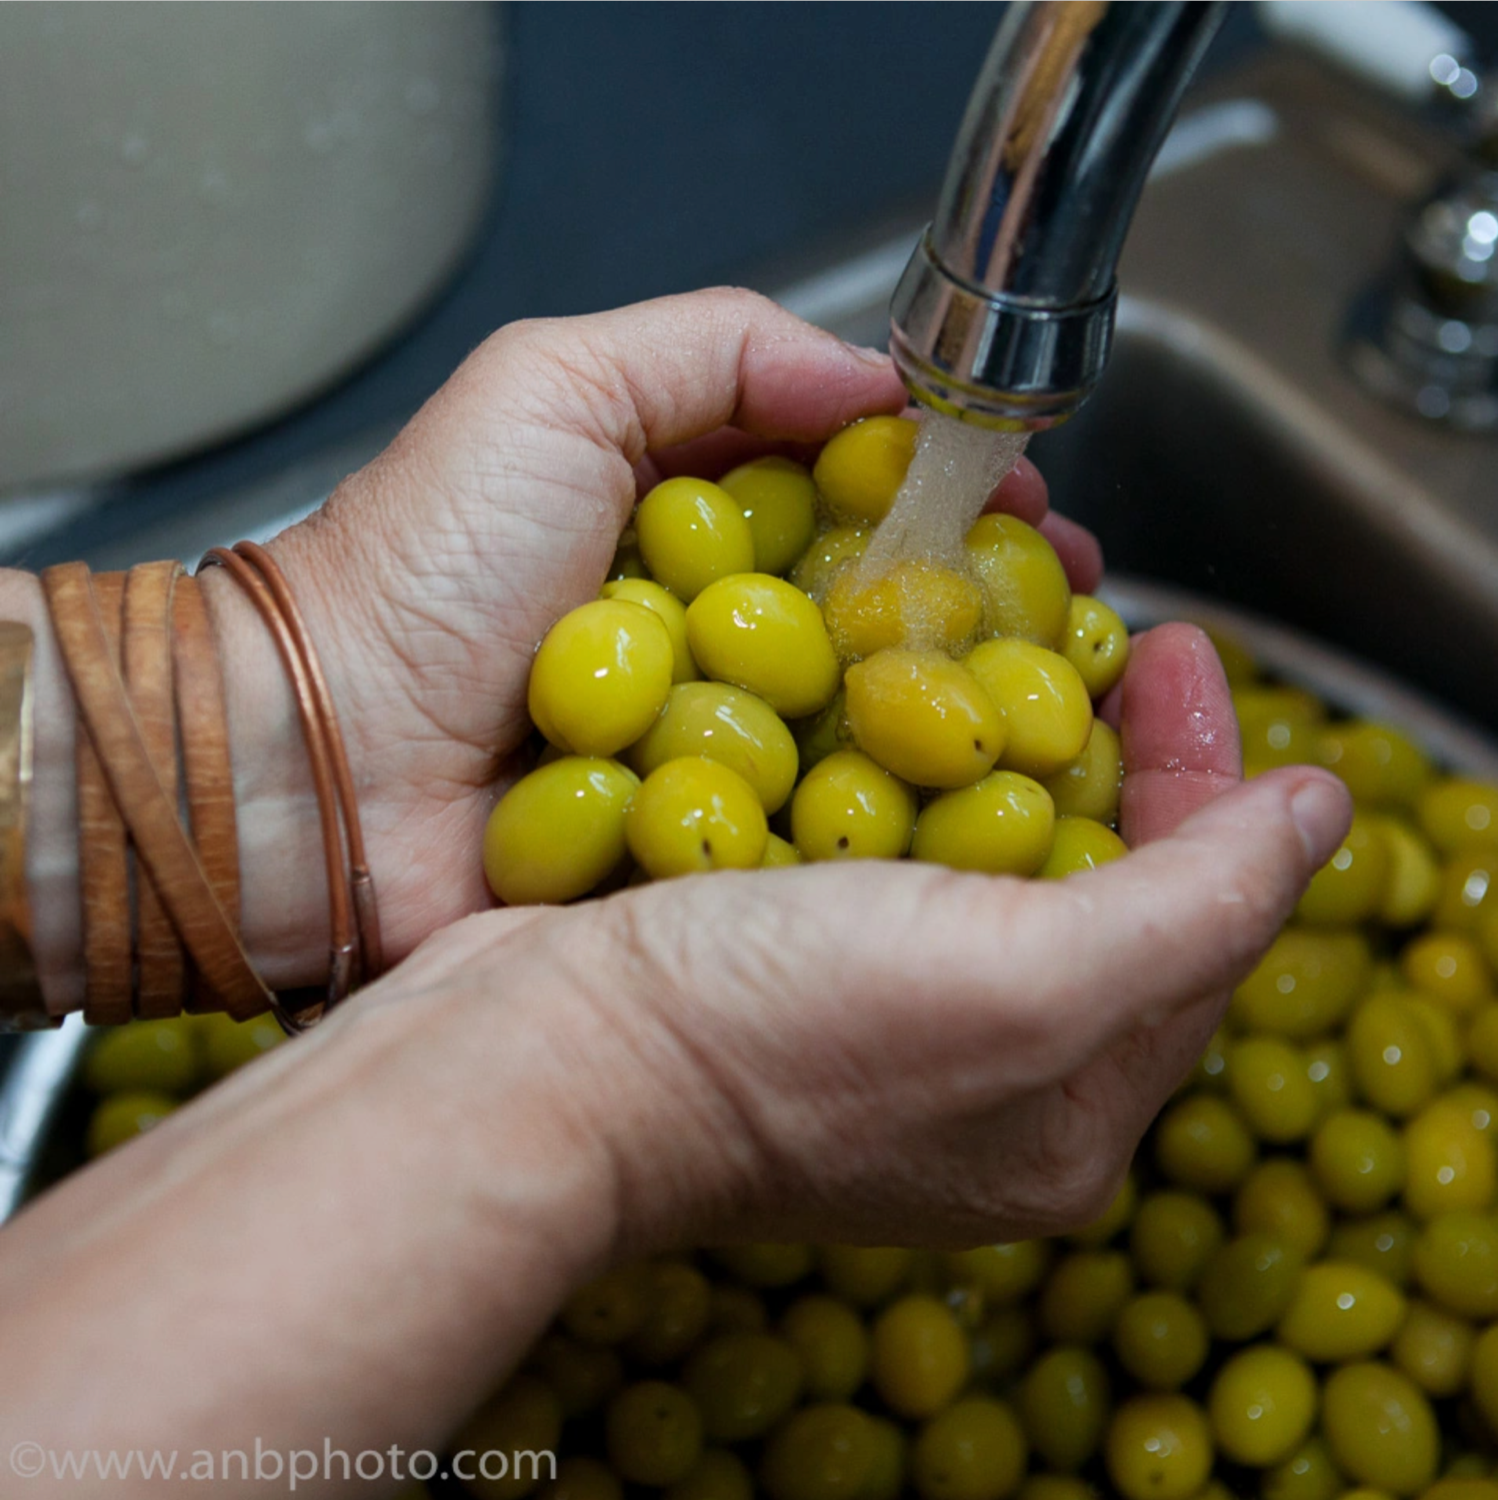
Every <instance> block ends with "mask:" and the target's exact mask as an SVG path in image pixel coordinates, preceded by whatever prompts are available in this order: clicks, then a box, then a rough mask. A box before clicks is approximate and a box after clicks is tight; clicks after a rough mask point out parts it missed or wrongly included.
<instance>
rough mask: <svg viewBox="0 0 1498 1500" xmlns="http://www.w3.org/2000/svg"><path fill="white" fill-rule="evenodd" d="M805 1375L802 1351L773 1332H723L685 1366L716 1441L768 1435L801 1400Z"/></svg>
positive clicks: (685, 1380) (692, 1392)
mask: <svg viewBox="0 0 1498 1500" xmlns="http://www.w3.org/2000/svg"><path fill="white" fill-rule="evenodd" d="M803 1381H804V1376H803V1372H802V1367H801V1361H800V1359H799V1358H798V1357H797V1355H796V1351H795V1350H794V1349H793V1348H792V1347H791V1346H790V1344H788V1343H787V1342H786V1341H785V1340H784V1339H778V1338H773V1337H772V1336H771V1335H769V1334H767V1333H720V1334H719V1335H718V1336H717V1337H716V1338H713V1339H710V1340H708V1342H707V1343H705V1344H703V1345H701V1346H700V1347H699V1348H697V1349H696V1350H695V1351H694V1352H693V1353H692V1356H691V1358H689V1359H688V1360H687V1363H686V1366H685V1368H684V1369H683V1371H682V1384H683V1385H684V1386H685V1387H686V1390H687V1393H688V1394H689V1395H690V1396H691V1398H692V1400H693V1401H694V1402H695V1403H696V1405H697V1410H698V1411H699V1412H701V1414H702V1426H703V1430H704V1431H705V1432H706V1434H707V1436H708V1437H709V1438H710V1439H711V1440H712V1441H713V1442H715V1443H741V1442H744V1441H745V1440H746V1439H748V1438H756V1437H762V1436H763V1435H764V1434H765V1433H766V1432H768V1431H769V1430H770V1428H772V1427H773V1426H774V1425H775V1424H776V1423H777V1422H778V1421H780V1419H781V1418H782V1417H783V1416H785V1414H786V1413H787V1412H788V1411H790V1409H791V1408H792V1407H793V1406H794V1405H795V1404H796V1400H797V1398H798V1397H799V1396H800V1394H801V1388H802V1385H803Z"/></svg>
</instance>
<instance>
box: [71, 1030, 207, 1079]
mask: <svg viewBox="0 0 1498 1500" xmlns="http://www.w3.org/2000/svg"><path fill="white" fill-rule="evenodd" d="M202 1075H203V1059H202V1054H201V1051H200V1049H199V1047H198V1036H197V1028H196V1022H195V1020H194V1018H193V1017H191V1016H180V1017H177V1018H175V1019H173V1020H169V1021H136V1022H135V1023H134V1024H133V1025H130V1026H119V1027H116V1028H114V1029H113V1030H111V1031H106V1032H103V1033H102V1034H101V1035H100V1036H98V1037H97V1038H96V1039H95V1041H94V1042H93V1044H92V1045H91V1046H90V1047H89V1049H88V1052H87V1053H86V1054H85V1056H84V1061H83V1081H84V1083H85V1084H86V1085H87V1086H88V1087H89V1088H90V1089H92V1090H93V1091H94V1093H96V1094H118V1093H123V1092H126V1091H129V1092H135V1093H139V1092H145V1093H155V1094H174V1095H177V1094H188V1093H192V1092H193V1091H194V1090H195V1089H196V1088H197V1087H198V1085H199V1084H200V1083H201V1082H202Z"/></svg>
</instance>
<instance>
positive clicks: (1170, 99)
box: [890, 0, 1225, 431]
mask: <svg viewBox="0 0 1498 1500" xmlns="http://www.w3.org/2000/svg"><path fill="white" fill-rule="evenodd" d="M1224 9H1225V5H1224V3H1223V0H1151V3H1145V4H1127V3H1112V4H1108V3H1098V0H1025V3H1017V4H1013V5H1011V6H1010V7H1009V9H1008V10H1007V11H1006V13H1005V15H1004V19H1003V21H1002V22H1001V23H1000V26H999V30H998V34H997V35H996V36H995V38H994V42H993V46H992V47H991V48H990V50H989V53H988V57H987V59H986V60H985V62H984V64H983V70H982V72H981V73H980V74H979V75H978V82H977V84H976V85H975V86H974V89H973V94H972V97H971V99H970V100H969V101H968V107H967V113H966V115H965V116H964V117H963V121H962V127H961V129H960V130H959V132H958V136H957V143H956V146H955V148H954V149H953V152H952V159H951V162H950V163H949V165H948V167H947V175H946V181H945V182H944V184H943V186H942V191H941V198H940V201H939V203H938V205H937V211H936V218H935V220H934V221H933V222H932V224H931V225H930V226H929V227H928V228H927V230H926V233H925V234H924V235H923V236H922V238H921V243H920V244H919V245H918V246H917V248H916V251H915V254H914V255H913V256H912V257H911V259H910V264H909V265H908V266H907V267H906V268H905V274H904V275H903V277H902V278H901V280H900V284H899V286H898V287H897V288H896V291H895V295H894V300H893V301H892V303H891V304H890V352H891V354H892V355H893V356H894V360H895V364H896V367H897V368H898V369H899V371H900V374H901V376H902V377H903V379H904V381H905V384H906V385H907V386H908V387H909V389H910V392H911V394H912V396H914V397H915V399H916V400H917V401H919V402H922V403H923V404H925V405H928V406H932V407H935V408H936V409H937V410H940V411H944V412H947V413H948V414H949V415H952V416H955V417H959V418H961V419H962V420H964V421H968V422H975V423H978V424H980V425H983V426H988V427H998V428H1007V429H1014V430H1021V431H1035V430H1039V429H1041V428H1045V427H1052V426H1055V425H1056V424H1057V423H1058V422H1062V421H1065V420H1066V418H1067V417H1069V416H1070V415H1071V414H1072V413H1073V412H1074V411H1076V409H1077V408H1078V407H1079V406H1080V405H1081V404H1082V402H1083V401H1085V400H1086V399H1087V396H1088V395H1089V394H1090V393H1091V391H1092V389H1093V387H1094V386H1095V385H1096V384H1097V382H1098V379H1099V378H1100V377H1101V375H1102V373H1103V368H1104V366H1105V365H1106V364H1107V361H1108V351H1109V346H1110V344H1111V342H1112V335H1113V314H1114V308H1115V305H1116V303H1117V298H1118V290H1117V283H1116V278H1115V272H1116V268H1117V265H1118V257H1119V254H1120V252H1121V251H1122V249H1123V242H1124V236H1125V235H1126V234H1127V233H1128V228H1129V223H1130V221H1131V220H1132V218H1133V216H1134V207H1135V204H1136V203H1137V202H1138V200H1139V194H1140V191H1141V189H1142V188H1143V187H1144V180H1145V177H1146V176H1147V174H1148V172H1149V167H1150V163H1151V162H1152V161H1153V160H1154V157H1155V152H1156V151H1157V150H1158V149H1159V146H1160V142H1161V141H1162V140H1163V139H1164V137H1165V132H1166V131H1167V130H1168V129H1169V127H1170V123H1171V121H1172V120H1173V119H1174V118H1175V113H1176V109H1177V107H1178V105H1179V103H1180V99H1181V95H1182V94H1183V93H1184V91H1185V88H1186V85H1187V83H1188V82H1189V81H1190V78H1191V74H1192V72H1193V71H1194V70H1195V68H1196V65H1197V63H1198V62H1199V61H1200V59H1201V56H1202V53H1203V52H1204V51H1205V50H1206V47H1207V43H1208V42H1209V41H1210V40H1211V38H1212V35H1213V33H1214V32H1215V31H1216V29H1217V26H1218V24H1219V22H1220V21H1221V19H1222V13H1223V11H1224Z"/></svg>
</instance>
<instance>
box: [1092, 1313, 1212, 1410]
mask: <svg viewBox="0 0 1498 1500" xmlns="http://www.w3.org/2000/svg"><path fill="white" fill-rule="evenodd" d="M1209 1343H1210V1338H1209V1336H1208V1333H1207V1325H1206V1323H1205V1322H1203V1321H1202V1315H1201V1314H1200V1313H1199V1312H1198V1311H1197V1310H1196V1308H1195V1307H1193V1306H1192V1305H1191V1303H1189V1302H1188V1301H1187V1300H1186V1299H1185V1298H1184V1297H1181V1296H1178V1295H1177V1294H1176V1293H1175V1292H1141V1293H1140V1294H1139V1295H1138V1296H1137V1297H1133V1298H1131V1299H1130V1300H1129V1301H1128V1302H1126V1303H1125V1304H1124V1307H1123V1311H1122V1312H1120V1313H1119V1315H1118V1321H1117V1322H1116V1323H1115V1324H1114V1325H1113V1349H1114V1352H1115V1353H1116V1354H1117V1355H1118V1362H1119V1364H1121V1365H1122V1366H1123V1367H1124V1369H1125V1370H1127V1371H1128V1372H1129V1374H1130V1375H1132V1376H1133V1377H1134V1379H1135V1380H1137V1381H1138V1382H1139V1383H1140V1385H1142V1386H1146V1387H1147V1388H1148V1389H1150V1390H1155V1391H1173V1390H1176V1389H1178V1388H1179V1387H1181V1386H1183V1385H1185V1383H1186V1382H1187V1381H1188V1380H1190V1379H1191V1377H1192V1376H1193V1375H1195V1374H1196V1372H1197V1371H1198V1370H1199V1369H1201V1367H1202V1365H1203V1364H1204V1363H1205V1361H1206V1358H1207V1346H1208V1344H1209Z"/></svg>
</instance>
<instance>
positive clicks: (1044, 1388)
mask: <svg viewBox="0 0 1498 1500" xmlns="http://www.w3.org/2000/svg"><path fill="white" fill-rule="evenodd" d="M1112 1401H1113V1397H1112V1388H1111V1383H1110V1382H1109V1379H1108V1371H1107V1369H1106V1368H1105V1366H1104V1365H1103V1362H1102V1360H1100V1359H1099V1358H1098V1357H1097V1355H1096V1354H1094V1353H1093V1352H1092V1351H1091V1350H1090V1349H1080V1348H1077V1347H1076V1346H1074V1345H1066V1344H1059V1345H1057V1346H1056V1347H1055V1348H1053V1349H1049V1350H1047V1351H1046V1353H1044V1354H1042V1355H1041V1356H1040V1358H1039V1359H1037V1360H1036V1361H1035V1363H1034V1364H1032V1365H1031V1366H1030V1368H1029V1369H1028V1370H1027V1371H1026V1372H1025V1378H1024V1380H1023V1381H1022V1382H1021V1384H1020V1389H1019V1409H1020V1415H1021V1417H1023V1419H1024V1424H1025V1434H1026V1436H1027V1437H1028V1438H1029V1440H1030V1445H1031V1446H1032V1447H1033V1448H1034V1449H1035V1451H1036V1453H1038V1454H1039V1455H1040V1457H1041V1458H1043V1459H1044V1460H1045V1462H1046V1463H1047V1464H1048V1465H1049V1466H1050V1467H1051V1468H1053V1469H1061V1470H1064V1471H1071V1470H1074V1469H1080V1468H1081V1467H1082V1466H1083V1465H1084V1464H1085V1463H1086V1462H1087V1461H1088V1460H1089V1459H1090V1458H1091V1457H1092V1455H1093V1454H1094V1453H1096V1452H1097V1450H1098V1447H1099V1445H1100V1444H1101V1443H1102V1440H1103V1432H1104V1430H1105V1429H1106V1428H1107V1425H1108V1415H1109V1412H1110V1411H1111V1409H1112Z"/></svg>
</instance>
